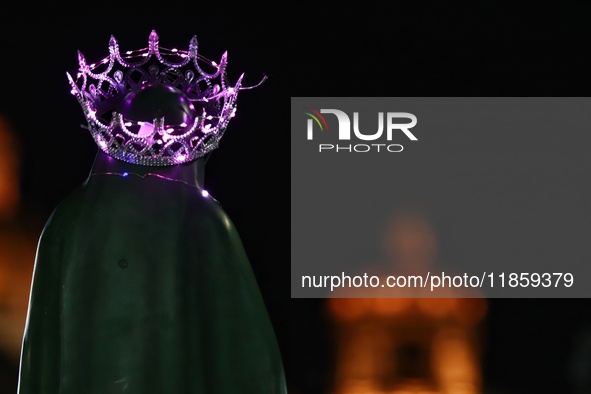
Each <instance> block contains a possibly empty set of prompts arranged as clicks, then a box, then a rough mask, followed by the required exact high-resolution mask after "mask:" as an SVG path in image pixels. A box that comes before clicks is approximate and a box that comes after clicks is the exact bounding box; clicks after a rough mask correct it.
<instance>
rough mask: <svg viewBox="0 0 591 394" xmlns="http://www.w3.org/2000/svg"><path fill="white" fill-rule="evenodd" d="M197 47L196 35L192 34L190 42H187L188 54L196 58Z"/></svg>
mask: <svg viewBox="0 0 591 394" xmlns="http://www.w3.org/2000/svg"><path fill="white" fill-rule="evenodd" d="M198 48H199V42H198V41H197V36H196V35H194V36H193V38H191V42H190V43H189V55H190V56H191V57H192V58H197V50H198Z"/></svg>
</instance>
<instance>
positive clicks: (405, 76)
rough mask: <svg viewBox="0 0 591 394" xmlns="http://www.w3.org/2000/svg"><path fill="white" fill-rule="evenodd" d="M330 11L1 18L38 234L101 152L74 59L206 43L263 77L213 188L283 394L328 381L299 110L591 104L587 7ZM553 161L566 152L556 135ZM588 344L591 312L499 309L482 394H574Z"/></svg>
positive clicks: (241, 114) (188, 9) (549, 306)
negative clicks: (317, 99)
mask: <svg viewBox="0 0 591 394" xmlns="http://www.w3.org/2000/svg"><path fill="white" fill-rule="evenodd" d="M21 4H23V3H21ZM337 4H339V5H338V6H337V5H335V6H334V7H333V6H328V5H320V4H318V3H315V2H310V3H304V2H300V3H297V4H292V3H286V4H285V5H282V4H281V5H273V6H265V5H262V4H256V3H249V6H248V8H244V9H241V10H235V9H232V7H231V6H230V5H229V4H224V3H216V4H210V5H208V6H203V7H202V6H201V5H199V4H197V3H191V4H190V5H183V4H179V3H170V4H166V5H162V4H161V3H158V4H155V5H154V6H152V5H149V4H148V3H145V4H141V5H138V6H136V7H133V6H129V7H127V6H126V7H122V6H121V5H120V4H118V3H111V4H106V3H103V4H101V3H97V2H95V3H91V4H89V5H88V7H89V9H90V10H93V11H91V12H89V10H83V9H81V8H72V9H67V8H56V7H55V6H54V5H51V3H45V4H44V5H42V6H35V7H34V6H33V5H31V4H28V3H24V5H21V6H18V7H19V8H18V9H16V8H14V7H16V6H14V5H13V6H11V7H10V9H8V7H7V6H6V5H3V8H5V9H4V10H3V12H2V13H1V15H2V16H0V18H1V26H0V33H1V35H0V37H2V38H1V40H2V41H1V42H2V46H1V47H0V48H1V49H0V51H2V54H1V55H0V56H1V59H2V60H1V62H0V70H1V78H0V115H1V116H3V117H5V118H6V119H7V120H9V122H10V123H11V125H12V126H13V129H14V130H15V131H16V132H17V134H18V136H19V137H20V139H21V141H22V144H23V148H24V150H23V153H24V156H23V172H22V192H23V198H24V200H25V205H24V207H25V209H27V210H28V211H29V212H31V213H32V214H34V215H37V217H39V218H40V220H41V222H44V221H45V220H46V218H47V217H48V215H49V214H50V213H51V210H52V209H53V208H54V207H55V205H56V204H57V203H58V202H59V201H60V200H61V199H62V198H63V197H64V196H65V195H67V194H68V193H69V192H70V191H71V190H72V189H73V188H74V187H76V186H77V185H79V184H80V183H82V182H83V181H84V180H85V178H86V176H87V175H88V171H89V170H90V166H91V165H92V161H93V159H94V154H95V152H96V146H95V144H94V142H93V140H92V138H91V137H90V135H89V133H88V131H86V130H84V129H81V128H80V124H82V123H83V122H84V118H83V116H82V112H81V110H80V108H79V106H78V103H77V102H76V100H75V98H74V97H73V96H71V95H70V93H69V87H68V84H67V80H66V71H69V72H71V73H75V72H76V69H77V55H76V51H77V50H81V51H82V52H83V53H84V54H85V56H86V58H87V59H89V60H90V59H94V60H99V59H101V58H102V57H104V56H106V55H107V54H108V40H109V37H110V35H111V34H112V35H114V36H115V37H116V38H117V39H118V41H119V45H120V47H121V48H122V50H125V49H136V48H140V47H144V46H146V44H147V38H148V35H149V33H150V31H151V30H152V29H155V30H156V31H157V32H158V34H159V36H160V42H161V45H163V46H167V47H187V46H188V43H189V40H190V38H191V37H192V36H193V35H197V37H198V39H199V42H200V53H202V54H204V55H206V56H207V57H209V58H212V59H219V57H220V56H221V55H222V53H223V51H224V50H228V53H229V63H228V70H229V76H230V79H231V80H232V81H235V80H236V78H237V77H238V75H239V74H240V73H241V72H245V73H246V76H245V84H246V85H254V84H256V83H258V82H259V80H260V78H261V77H262V75H263V74H266V75H268V77H269V79H268V80H267V81H266V82H265V83H264V84H263V85H262V86H261V87H259V88H257V89H254V90H248V91H243V92H241V94H240V97H239V99H238V112H237V117H236V118H235V119H234V120H233V121H232V122H231V123H230V126H229V127H228V130H227V133H226V134H225V136H224V139H223V140H222V142H221V145H220V148H219V149H218V150H217V151H215V152H214V154H213V155H212V157H211V159H210V161H209V162H208V165H207V171H206V177H205V183H206V186H207V188H208V190H209V191H210V193H211V194H212V195H213V196H214V197H215V198H216V199H217V200H219V201H220V203H221V204H222V205H223V206H224V208H225V209H226V211H227V212H228V214H229V215H230V217H231V218H232V219H233V220H234V222H235V224H236V226H237V228H238V230H239V232H240V234H241V236H242V238H243V242H244V244H245V247H246V250H247V252H248V254H249V257H250V260H251V263H252V266H253V269H254V271H255V274H256V275H257V278H258V280H259V284H260V288H261V291H262V293H263V296H264V298H265V301H266V303H267V307H268V310H269V314H270V316H271V319H272V321H273V323H274V326H275V330H276V334H277V338H278V341H279V344H280V347H281V350H282V353H283V357H284V363H285V370H286V375H287V379H288V384H289V388H290V394H292V393H293V394H321V393H324V391H323V390H324V387H325V385H326V384H327V382H328V378H329V376H330V371H331V366H332V359H331V348H330V343H331V342H330V335H329V333H328V332H327V328H326V324H325V320H324V314H323V306H324V303H323V300H321V299H306V300H298V299H290V294H289V286H288V283H289V275H290V274H289V272H290V271H289V268H290V244H289V243H290V223H289V220H290V219H289V218H290V182H289V181H290V180H289V177H290V153H289V152H290V151H289V133H290V130H289V102H290V97H291V96H501V97H505V96H587V95H589V92H591V81H590V77H589V75H590V73H589V70H590V69H591V62H590V61H589V57H588V53H589V51H590V46H589V41H590V39H591V34H590V33H591V25H590V24H589V15H590V12H591V6H590V5H588V4H586V3H584V2H558V1H555V2H554V1H546V2H544V1H538V2H520V3H519V4H517V3H516V2H506V1H504V2H484V3H478V4H479V5H475V2H474V3H472V2H465V3H460V2H421V1H419V2H414V3H413V5H412V6H410V5H402V3H392V5H391V7H389V8H382V7H385V5H384V6H382V5H375V6H369V5H367V3H366V2H364V4H366V5H367V6H366V8H364V9H363V12H361V10H360V9H359V7H360V6H359V5H355V6H346V5H344V4H343V3H337ZM384 4H385V3H384ZM99 7H100V8H99ZM95 8H96V10H94V9H95ZM555 146H556V149H561V140H560V135H559V134H557V135H556V141H555ZM590 170H591V165H590ZM582 181H585V180H582ZM590 209H591V207H590ZM540 220H543V218H540ZM557 264H559V262H557ZM585 329H591V300H586V299H585V300H579V299H572V300H552V299H547V300H511V299H495V300H490V310H489V313H488V316H487V322H486V341H485V354H484V357H485V358H484V360H483V362H484V378H485V385H486V387H488V388H489V392H493V393H497V392H498V393H563V392H571V386H570V382H569V381H568V364H569V362H570V358H571V357H572V355H573V351H574V350H575V348H576V346H577V343H576V342H575V339H576V338H577V335H578V333H579V332H581V331H582V330H585ZM588 357H591V355H588ZM588 373H589V374H591V370H590V371H589V372H588Z"/></svg>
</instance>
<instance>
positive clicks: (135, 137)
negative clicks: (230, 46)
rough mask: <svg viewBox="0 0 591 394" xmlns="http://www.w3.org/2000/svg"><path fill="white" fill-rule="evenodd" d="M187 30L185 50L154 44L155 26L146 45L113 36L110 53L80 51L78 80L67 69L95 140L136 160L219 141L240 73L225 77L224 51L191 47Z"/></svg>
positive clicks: (162, 160) (147, 161) (185, 153)
mask: <svg viewBox="0 0 591 394" xmlns="http://www.w3.org/2000/svg"><path fill="white" fill-rule="evenodd" d="M197 49H198V42H197V37H196V36H193V38H192V39H191V41H190V43H189V49H188V50H180V49H176V48H173V49H168V48H163V47H161V46H160V45H159V37H158V34H157V33H156V31H154V30H153V31H152V32H151V33H150V36H149V39H148V47H147V48H142V49H137V50H132V51H126V52H125V53H124V54H121V53H120V51H119V44H118V43H117V40H116V39H115V37H113V36H111V39H110V41H109V56H108V57H106V58H104V59H102V60H100V61H98V62H96V63H91V64H89V63H88V62H87V61H86V59H85V58H84V56H83V55H82V53H81V52H80V51H79V52H78V62H79V66H80V67H79V70H78V74H77V78H76V80H74V78H73V77H72V76H71V75H70V73H67V76H68V80H69V82H70V85H71V86H72V91H71V92H72V94H73V95H74V96H75V97H76V99H77V100H78V102H79V103H80V105H81V107H82V110H83V112H84V115H85V117H86V120H87V126H83V127H84V128H86V129H88V130H89V131H90V133H91V134H92V137H93V138H94V140H95V142H96V143H97V145H98V147H99V148H100V149H101V150H102V151H103V152H105V153H107V154H108V155H110V156H112V157H115V158H117V159H120V160H123V161H126V162H129V163H134V164H140V165H148V166H168V165H175V164H180V163H186V162H189V161H192V160H195V159H197V158H199V157H202V156H204V155H206V154H207V153H209V152H211V151H212V150H214V149H216V148H217V147H218V144H219V142H220V139H221V138H222V136H223V134H224V132H225V130H226V127H227V126H228V123H229V121H230V119H232V117H234V115H235V113H236V99H237V98H238V92H239V91H240V90H244V89H251V88H254V87H257V86H259V85H260V84H261V83H262V82H263V81H264V80H265V79H266V78H267V77H266V76H264V77H263V79H262V80H261V82H259V83H258V84H257V85H255V86H251V87H243V86H242V79H243V77H244V74H242V75H240V77H239V78H238V81H237V82H236V83H235V84H234V85H231V84H230V83H229V81H228V77H227V74H226V65H227V63H228V54H227V52H225V53H224V54H223V55H222V57H221V60H220V61H219V62H215V61H211V60H209V59H207V58H205V57H204V56H202V55H200V54H199V53H198V51H197Z"/></svg>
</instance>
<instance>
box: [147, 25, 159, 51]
mask: <svg viewBox="0 0 591 394" xmlns="http://www.w3.org/2000/svg"><path fill="white" fill-rule="evenodd" d="M158 40H159V37H158V33H156V30H152V32H151V33H150V37H149V38H148V43H149V46H148V48H149V50H150V54H154V53H156V52H158Z"/></svg>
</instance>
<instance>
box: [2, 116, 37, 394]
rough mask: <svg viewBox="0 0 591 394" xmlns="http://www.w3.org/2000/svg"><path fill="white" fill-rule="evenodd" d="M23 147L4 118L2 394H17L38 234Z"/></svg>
mask: <svg viewBox="0 0 591 394" xmlns="http://www.w3.org/2000/svg"><path fill="white" fill-rule="evenodd" d="M21 158H22V146H21V144H20V142H19V140H18V139H17V137H16V135H15V134H14V132H13V130H12V128H11V125H10V124H9V123H8V122H7V121H6V120H5V119H3V118H2V117H0V392H2V393H5V392H6V393H11V392H14V393H16V382H17V379H18V362H19V356H20V348H21V342H22V338H23V332H24V327H25V320H26V314H27V305H28V301H29V290H30V284H31V278H32V274H33V265H34V260H35V250H36V244H37V239H38V236H39V234H38V231H37V227H35V225H31V223H30V222H29V219H30V216H29V215H28V214H27V213H26V212H24V211H25V207H23V204H22V199H21V190H20V174H21Z"/></svg>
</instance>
